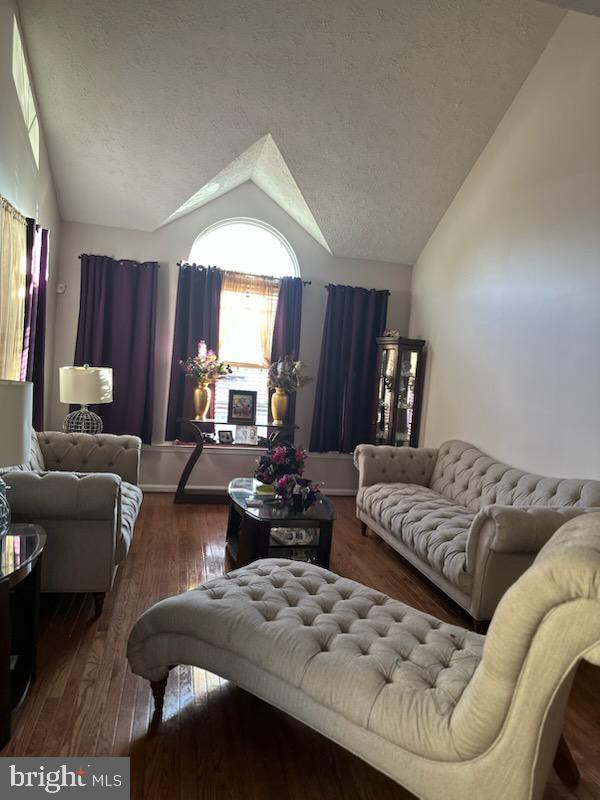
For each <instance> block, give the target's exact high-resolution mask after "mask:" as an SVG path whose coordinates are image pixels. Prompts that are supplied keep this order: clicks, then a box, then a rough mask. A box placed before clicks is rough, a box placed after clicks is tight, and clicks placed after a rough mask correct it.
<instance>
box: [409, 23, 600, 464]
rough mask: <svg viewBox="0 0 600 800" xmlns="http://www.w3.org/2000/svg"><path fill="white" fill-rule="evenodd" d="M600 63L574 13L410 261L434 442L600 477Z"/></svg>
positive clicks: (593, 30) (427, 433)
mask: <svg viewBox="0 0 600 800" xmlns="http://www.w3.org/2000/svg"><path fill="white" fill-rule="evenodd" d="M599 76H600V19H596V18H594V17H590V16H584V15H581V14H575V13H569V14H568V15H567V17H566V18H565V20H564V21H563V22H562V23H561V25H560V27H559V28H558V30H557V32H556V34H555V35H554V37H553V39H552V40H551V41H550V43H549V45H548V47H547V49H546V50H545V52H544V53H543V55H542V57H541V58H540V60H539V62H538V64H537V65H536V66H535V68H534V69H533V71H532V73H531V74H530V76H529V77H528V79H527V80H526V82H525V84H524V85H523V87H522V89H521V91H520V92H519V94H518V95H517V97H516V99H515V100H514V102H513V104H512V105H511V107H510V108H509V110H508V112H507V113H506V115H505V117H504V119H503V120H502V122H501V124H500V125H499V127H498V129H497V131H496V132H495V134H494V136H493V137H492V139H491V140H490V142H489V144H488V145H487V147H486V148H485V150H484V152H483V153H482V155H481V157H480V158H479V160H478V161H477V163H476V165H475V166H474V168H473V170H472V171H471V173H470V175H469V176H468V178H467V180H466V181H465V183H464V185H463V186H462V188H461V190H460V191H459V193H458V194H457V196H456V198H455V200H454V202H453V203H452V205H451V206H450V208H449V210H448V211H447V213H446V214H445V216H444V218H443V219H442V221H441V222H440V224H439V226H438V228H437V230H436V231H435V233H434V234H433V236H432V238H431V239H430V241H429V243H428V245H427V246H426V248H425V250H424V251H423V253H422V254H421V256H420V258H419V260H418V262H417V264H416V266H415V269H414V275H413V286H412V305H411V324H410V329H411V334H412V335H414V336H419V337H421V336H422V337H423V338H425V339H427V340H428V342H429V370H430V372H429V381H428V395H427V406H426V417H425V429H424V443H425V444H427V445H431V446H437V445H438V444H440V443H441V442H442V441H443V440H445V439H448V438H452V437H460V438H463V439H466V440H467V441H469V442H473V443H474V444H476V445H478V446H480V447H481V448H482V449H483V450H485V451H486V452H488V453H490V454H492V455H494V456H495V457H498V458H500V459H503V460H505V461H507V462H508V463H511V464H514V465H516V466H519V467H522V468H524V469H529V470H533V471H537V472H539V473H542V474H549V475H556V476H572V477H578V476H581V477H592V478H600V78H599Z"/></svg>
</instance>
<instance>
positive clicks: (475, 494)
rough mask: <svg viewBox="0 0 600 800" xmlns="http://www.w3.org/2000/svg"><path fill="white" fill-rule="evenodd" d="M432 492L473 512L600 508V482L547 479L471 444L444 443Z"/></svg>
mask: <svg viewBox="0 0 600 800" xmlns="http://www.w3.org/2000/svg"><path fill="white" fill-rule="evenodd" d="M431 488H432V489H433V490H435V491H436V492H438V494H441V495H443V496H444V497H446V498H447V499H448V500H454V501H455V502H456V503H458V504H459V505H461V506H466V507H468V508H469V509H471V510H472V511H479V510H480V509H482V508H484V507H485V506H488V505H496V504H497V505H503V506H519V507H528V506H547V507H550V508H564V507H568V506H570V507H576V508H597V507H600V481H591V480H585V479H562V478H545V477H542V476H541V475H534V474H532V473H529V472H523V471H522V470H519V469H514V468H513V467H509V466H507V465H506V464H501V463H499V462H497V461H495V460H494V459H493V458H490V456H487V455H486V454H485V453H482V452H481V450H478V449H477V448H476V447H473V445H471V444H468V443H467V442H461V441H458V440H453V441H449V442H444V444H443V445H441V447H440V449H439V455H438V460H437V462H436V465H435V468H434V470H433V477H432V479H431Z"/></svg>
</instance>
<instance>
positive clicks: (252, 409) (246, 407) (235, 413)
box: [227, 389, 258, 425]
mask: <svg viewBox="0 0 600 800" xmlns="http://www.w3.org/2000/svg"><path fill="white" fill-rule="evenodd" d="M257 395H258V392H253V391H250V390H248V391H246V390H244V389H230V390H229V405H228V408H227V424H228V425H255V424H256V400H257Z"/></svg>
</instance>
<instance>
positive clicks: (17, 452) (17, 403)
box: [0, 380, 33, 537]
mask: <svg viewBox="0 0 600 800" xmlns="http://www.w3.org/2000/svg"><path fill="white" fill-rule="evenodd" d="M0 408H1V409H2V414H0V468H2V467H12V466H16V465H18V464H25V463H26V462H27V461H29V451H30V449H31V414H32V408H33V384H32V383H24V382H21V381H4V380H0ZM6 489H7V486H6V484H5V483H4V480H3V479H2V477H1V476H0V537H1V536H4V534H5V533H6V532H7V530H8V526H9V523H10V507H9V505H8V501H7V499H6Z"/></svg>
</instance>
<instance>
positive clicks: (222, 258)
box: [189, 218, 300, 441]
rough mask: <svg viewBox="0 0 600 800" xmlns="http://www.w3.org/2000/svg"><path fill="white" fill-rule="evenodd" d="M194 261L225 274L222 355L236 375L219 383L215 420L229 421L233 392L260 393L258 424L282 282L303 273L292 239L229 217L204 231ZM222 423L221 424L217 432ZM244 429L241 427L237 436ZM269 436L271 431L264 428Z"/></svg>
mask: <svg viewBox="0 0 600 800" xmlns="http://www.w3.org/2000/svg"><path fill="white" fill-rule="evenodd" d="M189 260H190V262H192V263H194V264H202V265H203V266H207V267H208V266H214V267H218V268H219V269H222V270H223V271H224V272H225V276H224V278H223V285H222V288H221V306H220V314H219V351H218V354H219V358H221V359H223V360H225V361H228V362H229V363H230V364H231V366H232V367H233V370H234V371H233V375H232V376H231V378H228V379H227V380H223V381H218V382H217V384H216V391H215V412H214V413H215V419H216V420H218V421H219V422H220V423H223V424H225V423H227V421H228V412H229V399H230V391H232V390H234V391H236V390H237V391H240V392H244V391H246V392H251V393H254V392H255V393H256V404H255V406H256V425H257V426H259V427H260V426H261V425H266V424H267V422H268V403H269V393H268V389H267V367H266V364H265V362H266V360H267V359H268V358H270V355H271V341H272V338H273V325H274V322H275V312H276V308H277V298H278V295H279V281H280V279H281V278H284V277H299V275H300V269H299V266H298V260H297V259H296V255H295V253H294V251H293V250H292V248H291V246H290V244H289V242H288V241H287V240H286V238H285V237H284V236H283V235H282V234H281V233H279V231H277V230H275V228H272V227H271V226H270V225H267V224H266V223H264V222H260V221H259V220H254V219H241V218H237V219H227V220H222V221H221V222H217V223H216V224H214V225H211V226H210V227H209V228H207V229H206V230H204V231H203V232H202V233H201V234H200V235H199V236H198V238H197V239H196V240H195V242H194V244H193V245H192V249H191V251H190V257H189ZM219 428H221V426H217V431H218V430H219ZM243 433H244V431H243V430H242V427H241V426H240V427H237V428H236V429H235V431H234V436H235V437H236V440H238V441H240V440H241V439H242V435H243ZM260 433H261V434H262V435H266V431H265V430H263V431H260Z"/></svg>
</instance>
